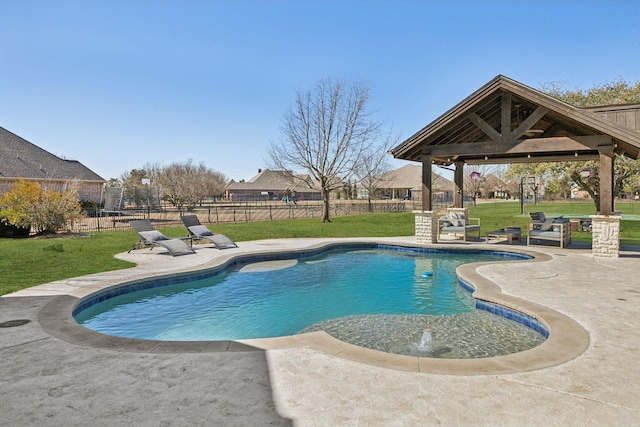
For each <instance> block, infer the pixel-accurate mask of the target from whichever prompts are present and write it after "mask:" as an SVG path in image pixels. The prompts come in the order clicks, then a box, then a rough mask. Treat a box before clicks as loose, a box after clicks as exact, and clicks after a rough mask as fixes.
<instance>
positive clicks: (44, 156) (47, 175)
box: [0, 127, 104, 181]
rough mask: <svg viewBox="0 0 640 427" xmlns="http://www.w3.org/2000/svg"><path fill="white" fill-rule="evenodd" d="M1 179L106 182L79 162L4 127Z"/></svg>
mask: <svg viewBox="0 0 640 427" xmlns="http://www.w3.org/2000/svg"><path fill="white" fill-rule="evenodd" d="M0 178H24V179H52V180H69V179H74V178H75V179H79V180H80V181H104V179H103V178H102V177H100V176H99V175H98V174H96V173H95V172H93V171H92V170H91V169H89V168H87V167H86V166H84V165H83V164H82V163H80V162H78V161H77V160H65V159H61V158H60V157H58V156H55V155H53V154H51V153H49V152H48V151H46V150H43V149H42V148H40V147H38V146H36V145H34V144H32V143H31V142H29V141H27V140H26V139H24V138H21V137H19V136H18V135H16V134H14V133H12V132H9V131H8V130H6V129H5V128H2V127H0Z"/></svg>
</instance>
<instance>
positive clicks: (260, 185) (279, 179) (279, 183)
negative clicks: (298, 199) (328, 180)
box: [227, 169, 317, 193]
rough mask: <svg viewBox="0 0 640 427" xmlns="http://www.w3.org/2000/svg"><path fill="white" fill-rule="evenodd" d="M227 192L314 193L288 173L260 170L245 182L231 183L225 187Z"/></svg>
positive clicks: (299, 178) (296, 177) (297, 178)
mask: <svg viewBox="0 0 640 427" xmlns="http://www.w3.org/2000/svg"><path fill="white" fill-rule="evenodd" d="M227 190H228V191H234V190H236V191H239V190H243V191H285V190H291V191H296V192H307V193H308V192H314V191H317V190H313V189H310V188H309V186H307V185H306V184H305V183H304V181H303V180H302V177H298V176H291V173H290V172H288V171H274V170H270V169H262V170H260V171H258V174H257V175H256V176H254V177H253V178H251V179H250V180H249V181H246V182H235V181H234V182H231V183H230V184H229V185H228V186H227Z"/></svg>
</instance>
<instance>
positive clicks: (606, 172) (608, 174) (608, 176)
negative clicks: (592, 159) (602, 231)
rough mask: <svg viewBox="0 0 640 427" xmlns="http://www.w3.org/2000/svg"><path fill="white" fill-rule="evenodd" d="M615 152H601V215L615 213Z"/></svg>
mask: <svg viewBox="0 0 640 427" xmlns="http://www.w3.org/2000/svg"><path fill="white" fill-rule="evenodd" d="M613 157H614V156H613V153H612V152H611V153H609V152H607V151H601V152H600V215H611V214H613Z"/></svg>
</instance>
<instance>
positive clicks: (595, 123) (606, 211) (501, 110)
mask: <svg viewBox="0 0 640 427" xmlns="http://www.w3.org/2000/svg"><path fill="white" fill-rule="evenodd" d="M391 153H392V154H393V156H394V157H395V158H397V159H404V160H410V161H417V162H421V163H422V191H423V197H422V210H423V211H425V212H430V211H431V210H432V204H431V203H432V202H431V197H430V194H431V165H433V164H435V165H440V166H451V165H453V166H455V169H454V170H455V172H454V182H455V187H456V188H455V196H454V205H455V206H456V207H462V194H463V181H464V180H463V171H464V164H465V163H467V164H482V163H489V164H496V163H517V162H531V163H534V162H567V161H583V160H599V161H600V209H601V210H600V212H599V216H602V217H610V216H612V214H613V202H614V194H613V183H614V180H613V165H614V160H615V155H616V154H618V155H625V156H627V157H630V158H632V159H637V158H638V156H640V105H638V104H634V105H626V106H615V108H607V107H601V108H577V107H573V106H571V105H569V104H567V103H565V102H562V101H560V100H557V99H555V98H552V97H551V96H549V95H546V94H544V93H542V92H540V91H538V90H535V89H532V88H530V87H528V86H526V85H523V84H521V83H519V82H517V81H515V80H512V79H509V78H507V77H504V76H501V75H500V76H497V77H495V78H494V79H493V80H491V81H490V82H488V83H487V84H485V85H484V86H482V87H481V88H480V89H478V90H477V91H475V92H474V93H472V94H471V95H470V96H468V97H467V98H466V99H464V100H463V101H462V102H460V103H459V104H457V105H456V106H454V107H453V108H451V109H450V110H449V111H447V112H446V113H444V114H443V115H441V116H440V117H438V118H437V119H436V120H434V121H433V122H431V123H430V124H428V125H427V126H425V127H424V128H423V129H421V130H420V131H418V132H417V133H416V134H414V135H413V136H411V137H410V138H409V139H407V140H406V141H404V142H403V143H401V144H400V145H398V146H397V147H395V148H394V149H393V150H391ZM617 223H618V228H619V218H618V220H617ZM594 239H595V237H594Z"/></svg>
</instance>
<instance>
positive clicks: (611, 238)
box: [591, 215, 620, 258]
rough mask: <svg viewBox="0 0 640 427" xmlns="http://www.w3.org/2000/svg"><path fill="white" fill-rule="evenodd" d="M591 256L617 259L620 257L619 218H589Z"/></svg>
mask: <svg viewBox="0 0 640 427" xmlns="http://www.w3.org/2000/svg"><path fill="white" fill-rule="evenodd" d="M591 219H592V223H591V232H592V237H591V238H592V243H591V248H592V253H593V256H598V257H608V258H617V257H619V256H620V217H619V216H604V215H592V216H591Z"/></svg>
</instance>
